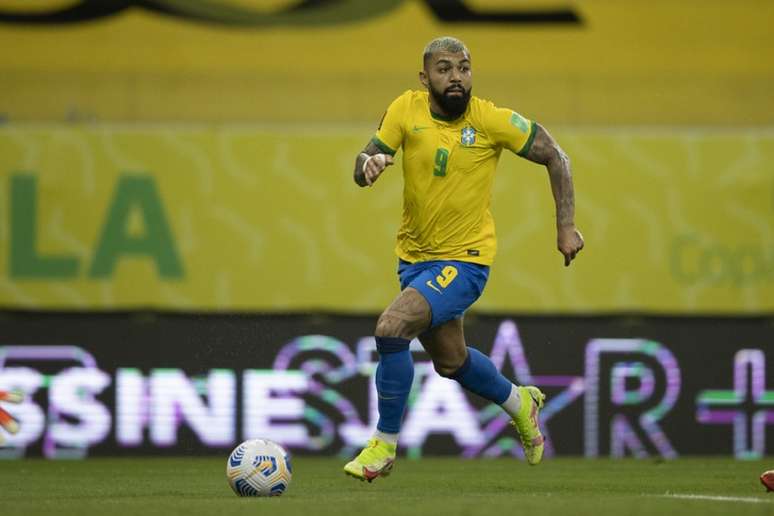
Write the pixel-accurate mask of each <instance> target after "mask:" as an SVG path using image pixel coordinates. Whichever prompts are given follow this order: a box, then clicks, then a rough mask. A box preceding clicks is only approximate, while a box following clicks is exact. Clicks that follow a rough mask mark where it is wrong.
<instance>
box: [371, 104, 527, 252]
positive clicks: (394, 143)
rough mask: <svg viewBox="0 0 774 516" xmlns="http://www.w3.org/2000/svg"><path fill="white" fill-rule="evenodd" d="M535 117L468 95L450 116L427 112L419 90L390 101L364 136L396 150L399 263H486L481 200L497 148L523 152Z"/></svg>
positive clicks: (485, 203) (489, 238)
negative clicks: (369, 133)
mask: <svg viewBox="0 0 774 516" xmlns="http://www.w3.org/2000/svg"><path fill="white" fill-rule="evenodd" d="M535 129H536V126H535V123H534V122H532V121H530V120H527V119H526V118H524V117H522V116H521V115H519V114H518V113H516V112H515V111H511V110H510V109H503V108H498V107H496V106H495V105H494V104H492V103H491V102H489V101H487V100H483V99H480V98H478V97H475V96H471V98H470V103H469V104H468V108H467V110H466V111H465V113H464V114H463V115H461V116H460V117H459V118H456V119H454V120H448V119H444V118H443V117H440V116H439V115H437V114H435V113H432V112H431V111H430V102H429V99H428V93H427V92H426V91H413V90H409V91H406V92H405V93H404V94H403V95H401V96H400V97H398V98H397V99H395V100H394V101H393V102H392V104H390V107H389V108H388V109H387V112H386V113H385V115H384V118H383V119H382V122H381V124H380V125H379V129H378V130H377V132H376V135H375V136H374V137H373V139H372V142H373V143H374V144H375V145H376V146H377V147H379V149H381V150H382V152H385V153H387V154H390V155H394V154H395V153H396V152H397V150H398V149H399V148H401V147H402V148H403V181H404V186H403V217H402V221H401V225H400V229H399V230H398V243H397V246H396V248H395V251H396V253H397V255H398V257H399V258H401V259H403V260H406V261H407V262H411V263H414V262H422V261H428V260H460V261H465V262H473V263H479V264H482V265H491V264H492V262H493V261H494V256H495V252H496V251H497V239H496V237H495V225H494V220H493V219H492V214H491V212H490V209H489V206H490V201H491V197H492V182H493V180H494V172H495V168H496V167H497V160H498V159H499V158H500V153H501V152H502V149H503V148H506V149H508V150H510V151H512V152H515V153H516V154H519V155H521V156H525V155H526V154H527V152H528V151H529V148H530V146H531V145H532V140H533V139H534V137H535Z"/></svg>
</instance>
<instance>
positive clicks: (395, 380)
mask: <svg viewBox="0 0 774 516" xmlns="http://www.w3.org/2000/svg"><path fill="white" fill-rule="evenodd" d="M410 342H411V341H410V340H408V339H401V338H400V337H376V350H377V351H378V352H379V365H378V366H377V367H376V392H377V393H378V394H379V422H378V423H377V425H376V428H377V429H378V430H379V431H380V432H384V433H386V434H397V433H398V432H400V423H401V420H402V419H403V413H404V412H405V411H406V403H407V402H408V395H409V392H410V391H411V382H413V381H414V362H413V360H411V352H410V351H409V343H410Z"/></svg>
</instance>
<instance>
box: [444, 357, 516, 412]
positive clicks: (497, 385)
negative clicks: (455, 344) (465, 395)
mask: <svg viewBox="0 0 774 516" xmlns="http://www.w3.org/2000/svg"><path fill="white" fill-rule="evenodd" d="M449 378H451V379H452V380H457V382H459V383H460V385H462V386H463V387H465V388H466V389H467V390H469V391H470V392H473V393H476V394H478V395H479V396H481V397H482V398H485V399H488V400H489V401H492V402H494V403H497V404H498V405H502V404H503V403H504V402H505V400H507V399H508V396H509V395H510V394H511V382H509V381H508V379H507V378H506V377H504V376H503V375H502V374H500V372H499V371H498V370H497V368H495V366H494V364H493V363H492V361H491V360H489V357H488V356H486V355H484V354H483V353H481V352H480V351H479V350H477V349H475V348H471V347H469V348H468V358H466V359H465V363H464V364H462V366H461V367H460V368H459V369H457V370H456V371H455V372H454V373H453V374H452V375H451V376H449Z"/></svg>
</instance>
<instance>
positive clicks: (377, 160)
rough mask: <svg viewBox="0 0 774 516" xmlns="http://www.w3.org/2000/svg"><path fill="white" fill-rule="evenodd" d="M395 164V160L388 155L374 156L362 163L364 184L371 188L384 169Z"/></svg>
mask: <svg viewBox="0 0 774 516" xmlns="http://www.w3.org/2000/svg"><path fill="white" fill-rule="evenodd" d="M393 163H395V160H394V159H393V157H392V156H390V155H389V154H374V155H373V156H371V157H370V158H368V159H367V160H366V161H365V163H363V175H364V176H365V180H366V184H367V185H368V186H371V185H373V184H374V182H376V180H377V179H379V176H380V175H382V172H384V169H385V168H387V167H389V166H390V165H392V164H393Z"/></svg>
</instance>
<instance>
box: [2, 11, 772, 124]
mask: <svg viewBox="0 0 774 516" xmlns="http://www.w3.org/2000/svg"><path fill="white" fill-rule="evenodd" d="M773 19H774V2H766V1H760V0H737V1H734V2H720V1H714V2H707V1H706V0H682V1H679V2H675V1H672V0H628V1H620V2H619V1H611V0H607V1H599V0H576V1H573V2H555V1H549V0H532V1H529V2H513V1H506V0H445V1H443V2H438V1H433V2H431V1H424V0H368V1H365V0H336V1H319V0H315V1H310V0H143V1H142V2H139V1H132V0H100V1H96V2H95V1H91V2H86V1H84V0H80V1H79V0H0V48H2V49H4V51H3V52H0V70H2V73H0V115H2V116H4V117H6V118H9V119H11V120H13V121H18V120H56V121H61V120H99V121H127V120H129V121H170V120H176V121H202V120H206V121H218V122H220V121H224V122H230V121H234V120H240V121H250V122H254V121H264V122H267V121H271V122H304V123H307V122H310V121H318V122H321V123H332V122H359V123H360V122H362V123H369V124H374V123H376V121H378V119H379V117H380V116H381V114H382V112H383V111H384V109H385V107H386V105H387V104H388V103H389V102H390V101H391V100H392V99H393V98H395V97H396V96H397V95H398V94H399V93H400V92H402V91H404V90H405V89H407V88H409V87H419V82H418V80H417V71H418V70H419V69H420V66H421V51H422V49H423V47H424V45H425V44H426V43H427V42H428V41H429V40H430V39H432V38H434V37H436V36H439V35H444V34H453V35H456V36H458V37H460V38H462V39H463V40H464V41H465V42H466V43H467V44H468V46H469V47H470V50H471V52H472V56H473V69H474V77H475V82H474V92H476V94H478V95H479V96H482V97H485V98H490V99H491V100H493V101H494V102H495V103H497V104H498V105H503V106H507V107H510V108H512V109H516V110H518V111H520V112H522V113H524V114H525V115H526V116H528V117H529V118H531V119H535V120H540V121H542V122H546V123H549V124H551V125H556V124H573V125H577V124H582V125H608V124H627V125H631V124H655V125H665V124H690V125H697V124H712V125H722V126H726V125H729V124H731V125H743V126H748V125H751V124H754V125H766V124H772V123H774V95H772V94H771V89H772V84H774V59H772V58H771V56H772V55H774V31H773V30H771V20H773Z"/></svg>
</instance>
